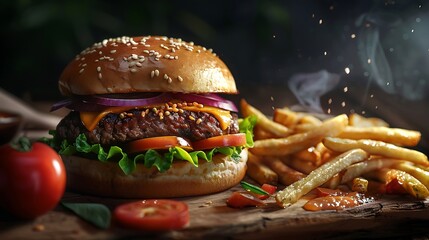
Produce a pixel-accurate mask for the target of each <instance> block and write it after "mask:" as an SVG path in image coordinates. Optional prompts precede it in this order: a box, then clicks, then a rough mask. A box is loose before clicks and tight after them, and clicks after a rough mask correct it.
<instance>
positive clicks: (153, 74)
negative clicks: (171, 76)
mask: <svg viewBox="0 0 429 240" xmlns="http://www.w3.org/2000/svg"><path fill="white" fill-rule="evenodd" d="M154 76H155V71H154V70H152V72H150V78H153V77H154Z"/></svg>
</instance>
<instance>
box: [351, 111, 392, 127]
mask: <svg viewBox="0 0 429 240" xmlns="http://www.w3.org/2000/svg"><path fill="white" fill-rule="evenodd" d="M349 119H350V126H355V127H389V124H388V123H387V122H385V121H384V120H383V119H380V118H366V117H363V116H361V115H359V114H357V113H352V114H350V116H349Z"/></svg>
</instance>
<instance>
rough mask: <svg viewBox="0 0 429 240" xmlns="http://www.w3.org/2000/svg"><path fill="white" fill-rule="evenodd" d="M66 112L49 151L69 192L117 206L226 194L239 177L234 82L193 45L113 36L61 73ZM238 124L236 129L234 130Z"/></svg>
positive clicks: (241, 137)
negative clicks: (119, 201) (123, 201)
mask: <svg viewBox="0 0 429 240" xmlns="http://www.w3.org/2000/svg"><path fill="white" fill-rule="evenodd" d="M59 90H60V92H61V93H62V95H64V96H66V97H67V98H66V99H65V100H63V101H61V102H58V103H56V104H54V105H53V107H52V110H57V109H59V108H63V107H66V108H69V109H71V111H70V112H69V113H68V115H67V116H65V117H64V118H63V119H62V120H61V121H60V123H59V124H58V126H57V127H56V130H54V131H51V134H52V135H53V138H52V139H51V140H50V144H51V145H52V146H53V147H54V148H56V149H57V150H58V151H59V153H60V154H61V156H62V158H63V161H64V164H65V166H66V170H67V179H68V181H67V186H68V188H69V189H71V190H75V191H78V192H82V193H89V194H93V195H98V196H106V197H120V198H160V197H184V196H194V195H203V194H210V193H214V192H219V191H223V190H226V189H228V188H230V187H232V186H234V185H236V184H237V183H239V182H240V180H241V179H242V178H243V177H244V175H245V171H246V161H247V147H249V146H251V145H252V134H251V130H252V126H253V124H254V120H252V119H239V118H238V114H237V112H238V111H237V108H236V106H235V105H234V103H233V102H231V101H229V100H226V99H225V98H223V97H222V96H220V94H237V93H238V91H237V88H236V85H235V81H234V78H233V76H232V74H231V72H230V70H229V69H228V67H227V66H226V65H225V63H224V62H222V60H221V59H220V58H219V57H218V56H216V54H215V53H213V52H212V50H211V49H206V48H205V47H202V46H197V45H195V44H194V43H193V42H185V41H182V40H181V39H176V38H167V37H160V36H144V37H119V38H111V39H106V40H103V41H102V42H98V43H95V44H93V45H92V46H91V47H89V48H87V49H85V50H83V51H82V52H81V53H80V54H78V55H77V56H76V57H75V59H74V60H72V61H71V62H70V63H69V64H68V65H67V66H66V68H65V69H64V71H63V73H62V74H61V76H60V79H59ZM239 122H240V124H239Z"/></svg>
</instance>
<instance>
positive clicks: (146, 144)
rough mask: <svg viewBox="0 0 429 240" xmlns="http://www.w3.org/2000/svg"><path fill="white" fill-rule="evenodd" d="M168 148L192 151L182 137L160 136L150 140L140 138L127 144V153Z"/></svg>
mask: <svg viewBox="0 0 429 240" xmlns="http://www.w3.org/2000/svg"><path fill="white" fill-rule="evenodd" d="M170 147H181V148H183V149H185V150H192V146H191V144H190V143H189V142H188V141H187V140H185V139H184V138H182V137H177V136H160V137H151V138H142V139H139V140H135V141H132V142H129V143H128V144H127V152H128V153H138V152H143V151H146V150H149V149H154V150H162V149H169V148H170Z"/></svg>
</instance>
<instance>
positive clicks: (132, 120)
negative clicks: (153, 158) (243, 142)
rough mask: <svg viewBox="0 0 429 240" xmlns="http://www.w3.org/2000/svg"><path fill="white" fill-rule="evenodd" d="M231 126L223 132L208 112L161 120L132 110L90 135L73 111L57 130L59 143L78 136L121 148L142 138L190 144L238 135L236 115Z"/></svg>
mask: <svg viewBox="0 0 429 240" xmlns="http://www.w3.org/2000/svg"><path fill="white" fill-rule="evenodd" d="M231 115H232V123H231V125H230V126H229V127H228V128H227V129H225V130H222V129H221V127H220V124H219V121H218V120H217V119H216V118H215V117H214V116H213V115H211V114H209V113H206V112H193V111H187V110H183V111H181V112H171V113H169V114H168V115H167V114H164V115H163V116H160V115H159V114H157V113H156V112H154V111H149V110H148V109H142V110H137V109H134V110H130V111H128V112H126V113H121V114H116V113H110V114H108V115H106V116H105V117H104V118H103V119H102V120H100V122H99V123H98V125H97V127H96V128H95V129H94V130H92V131H88V129H86V127H85V126H84V125H83V123H82V121H81V119H80V116H79V112H76V111H71V112H70V113H69V114H68V115H67V116H66V117H65V118H64V119H63V120H61V122H60V123H59V124H58V126H57V135H58V137H59V138H60V139H67V140H68V141H70V142H73V141H74V140H75V139H76V137H77V136H79V134H81V133H83V134H85V135H86V137H87V140H88V143H90V144H96V143H100V144H101V145H105V146H106V145H120V144H121V143H124V142H129V141H132V140H136V139H141V138H149V137H156V136H180V137H183V138H185V139H188V140H190V141H196V140H201V139H206V138H209V137H214V136H219V135H225V134H233V133H238V132H239V129H238V122H237V114H235V113H231Z"/></svg>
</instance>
